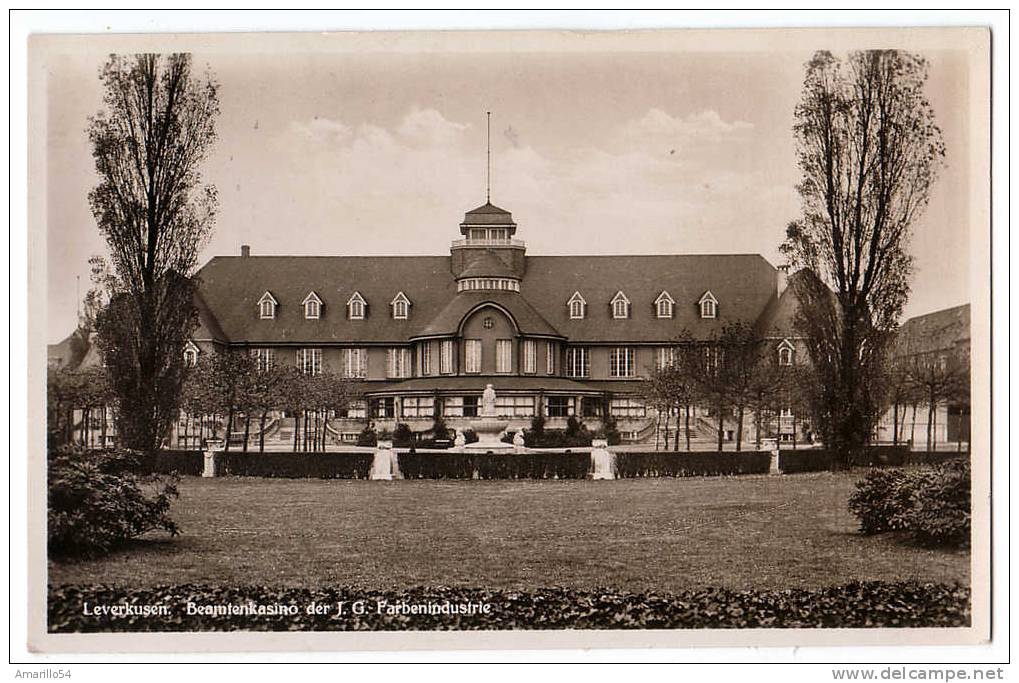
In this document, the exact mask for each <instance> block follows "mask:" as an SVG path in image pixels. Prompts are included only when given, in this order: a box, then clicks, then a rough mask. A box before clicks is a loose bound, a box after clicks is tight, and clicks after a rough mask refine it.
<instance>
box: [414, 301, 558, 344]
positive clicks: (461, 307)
mask: <svg viewBox="0 0 1019 683" xmlns="http://www.w3.org/2000/svg"><path fill="white" fill-rule="evenodd" d="M485 303H494V304H497V305H499V306H501V307H502V308H504V309H506V310H507V311H508V312H509V314H510V315H511V316H513V320H514V321H515V322H516V324H517V326H518V327H519V328H520V331H521V332H522V333H523V334H533V335H544V336H553V337H561V336H562V335H561V334H560V333H559V332H558V331H557V330H556V329H555V328H554V327H552V326H551V325H549V324H548V321H547V320H545V318H543V317H542V316H541V314H540V313H539V312H538V311H537V310H535V308H534V306H532V305H531V304H530V302H528V301H527V300H526V299H524V298H523V297H522V296H520V295H519V294H517V293H515V292H461V293H460V294H457V295H456V297H454V298H453V300H452V301H450V302H449V304H447V305H446V307H445V308H443V309H442V311H440V312H439V314H438V315H436V316H435V317H434V318H433V319H432V321H431V322H430V323H429V324H428V326H427V327H425V328H424V329H423V330H421V332H420V333H419V335H420V336H434V335H447V334H455V333H456V332H457V331H458V329H459V327H460V322H461V321H462V320H463V319H464V316H466V315H467V314H468V313H469V312H470V311H471V310H473V309H474V308H475V307H477V306H479V305H481V304H485Z"/></svg>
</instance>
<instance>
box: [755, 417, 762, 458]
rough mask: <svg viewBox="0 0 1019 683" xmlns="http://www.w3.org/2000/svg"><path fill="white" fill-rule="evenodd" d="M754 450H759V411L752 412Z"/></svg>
mask: <svg viewBox="0 0 1019 683" xmlns="http://www.w3.org/2000/svg"><path fill="white" fill-rule="evenodd" d="M754 450H755V451H759V450H761V410H760V408H759V407H758V409H757V410H755V411H754Z"/></svg>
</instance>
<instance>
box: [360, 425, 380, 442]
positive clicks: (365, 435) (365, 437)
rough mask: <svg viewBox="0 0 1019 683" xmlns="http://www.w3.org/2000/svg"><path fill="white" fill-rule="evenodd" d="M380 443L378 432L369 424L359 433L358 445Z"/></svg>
mask: <svg viewBox="0 0 1019 683" xmlns="http://www.w3.org/2000/svg"><path fill="white" fill-rule="evenodd" d="M378 443H379V437H378V434H376V433H375V428H374V427H372V426H371V425H368V426H367V427H365V428H364V429H362V430H361V433H360V434H358V435H357V445H358V446H377V445H378Z"/></svg>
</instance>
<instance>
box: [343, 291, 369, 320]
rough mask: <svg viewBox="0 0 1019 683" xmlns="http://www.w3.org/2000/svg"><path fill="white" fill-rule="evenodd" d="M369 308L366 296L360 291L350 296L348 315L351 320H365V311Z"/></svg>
mask: <svg viewBox="0 0 1019 683" xmlns="http://www.w3.org/2000/svg"><path fill="white" fill-rule="evenodd" d="M365 308H367V306H366V304H365V300H364V297H362V296H361V294H360V293H358V292H354V295H353V296H352V297H350V300H349V301H348V302H347V315H348V317H349V318H350V319H351V320H364V311H365Z"/></svg>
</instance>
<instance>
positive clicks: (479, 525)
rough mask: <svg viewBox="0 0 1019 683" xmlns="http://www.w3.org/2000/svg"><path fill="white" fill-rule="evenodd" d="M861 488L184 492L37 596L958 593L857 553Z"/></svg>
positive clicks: (862, 542)
mask: <svg viewBox="0 0 1019 683" xmlns="http://www.w3.org/2000/svg"><path fill="white" fill-rule="evenodd" d="M860 476H862V475H859V474H838V475H833V474H828V473H823V474H802V475H795V476H784V477H782V476H771V477H769V476H759V477H758V476H754V477H739V478H688V479H639V480H621V481H610V482H600V481H459V482H442V481H394V482H380V481H344V480H307V479H306V480H283V479H275V480H274V479H249V478H223V479H197V478H190V477H189V478H186V479H184V480H183V481H182V482H181V486H180V490H181V497H180V499H179V500H178V501H177V502H176V503H175V506H174V510H173V516H174V519H175V520H177V521H178V523H179V524H180V527H181V530H182V535H181V536H179V537H177V538H174V539H167V538H166V537H165V536H153V537H152V538H151V539H145V540H142V541H140V542H138V543H136V544H135V545H134V546H132V547H131V548H129V549H127V550H123V551H120V552H118V553H116V554H114V555H112V556H110V557H107V558H105V559H102V560H98V561H89V562H79V563H73V564H54V563H51V565H50V576H49V580H50V583H51V584H63V583H106V584H120V585H125V586H152V585H157V584H171V583H176V584H179V583H204V584H218V585H246V584H270V585H279V586H307V587H315V586H340V585H343V586H359V587H365V588H377V589H384V588H401V587H405V586H417V585H424V586H440V585H447V586H474V587H480V586H483V587H486V588H529V587H530V588H533V587H536V586H564V587H571V588H587V589H590V588H600V587H605V588H615V589H625V590H648V589H654V590H663V591H676V590H682V589H687V588H697V587H704V586H719V587H729V588H760V589H776V588H793V587H817V586H825V585H832V584H838V583H845V582H848V581H852V580H854V579H858V580H872V579H873V580H879V579H880V580H899V579H921V580H931V581H962V582H964V583H968V581H969V555H968V553H967V552H965V551H961V552H960V551H944V550H924V549H921V548H916V547H913V546H910V545H907V544H905V543H903V542H901V541H899V540H897V539H895V538H893V537H891V536H889V535H882V536H875V537H865V536H862V535H860V534H858V533H857V532H856V520H855V518H854V517H853V516H852V515H850V514H849V513H848V511H847V510H846V500H847V499H848V497H849V494H850V492H851V491H852V488H853V482H854V481H855V480H856V479H858V478H859V477H860Z"/></svg>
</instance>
